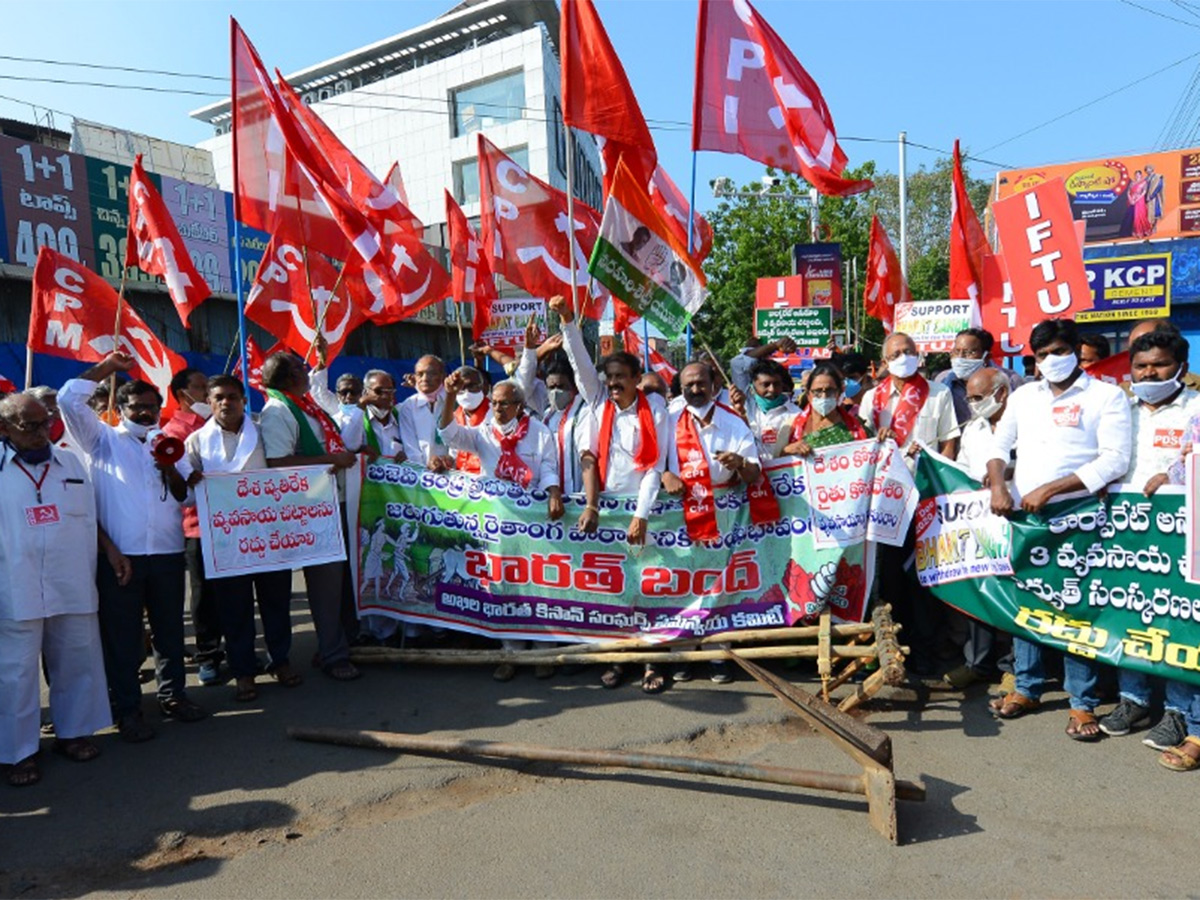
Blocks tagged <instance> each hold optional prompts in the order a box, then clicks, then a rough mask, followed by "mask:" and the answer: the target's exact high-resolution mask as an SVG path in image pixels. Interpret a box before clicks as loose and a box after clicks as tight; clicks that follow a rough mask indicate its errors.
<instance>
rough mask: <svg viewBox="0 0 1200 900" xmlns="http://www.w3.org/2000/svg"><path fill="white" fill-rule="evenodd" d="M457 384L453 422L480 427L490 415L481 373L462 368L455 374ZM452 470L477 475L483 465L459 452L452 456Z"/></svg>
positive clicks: (469, 367) (472, 457)
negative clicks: (458, 386) (458, 385)
mask: <svg viewBox="0 0 1200 900" xmlns="http://www.w3.org/2000/svg"><path fill="white" fill-rule="evenodd" d="M455 374H456V375H458V379H457V383H458V384H460V385H461V387H460V388H459V391H458V396H457V397H456V398H455V400H456V404H457V405H456V408H455V410H454V421H455V422H457V423H458V424H459V425H463V426H465V427H468V428H474V427H475V426H476V425H482V424H483V423H484V422H486V421H487V420H488V419H489V417H490V416H491V415H492V401H491V398H490V397H488V395H487V394H486V393H485V392H484V385H483V373H482V372H480V371H479V370H478V369H476V368H475V367H474V366H462V367H460V368H459V369H458V371H457V372H455ZM453 459H454V468H455V469H456V470H458V471H459V472H466V473H467V474H468V475H479V474H480V473H482V472H483V464H482V463H481V462H480V461H479V457H478V456H476V455H475V454H474V453H469V452H467V451H466V450H459V451H458V452H456V453H455V454H454V455H453Z"/></svg>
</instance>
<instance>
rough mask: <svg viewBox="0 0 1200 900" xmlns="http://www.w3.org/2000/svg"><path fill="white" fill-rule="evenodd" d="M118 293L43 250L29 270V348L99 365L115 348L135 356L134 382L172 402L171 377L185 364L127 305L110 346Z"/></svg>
mask: <svg viewBox="0 0 1200 900" xmlns="http://www.w3.org/2000/svg"><path fill="white" fill-rule="evenodd" d="M116 318H117V292H116V291H115V290H113V287H112V285H111V284H109V283H108V282H107V281H105V280H104V279H103V278H101V277H100V276H99V275H97V274H96V273H95V272H92V271H91V270H89V269H87V268H86V267H84V266H83V265H82V264H81V263H77V262H75V260H73V259H71V258H70V257H67V256H63V255H62V254H61V253H56V252H54V251H53V250H50V249H49V248H47V247H42V249H41V250H40V251H38V258H37V264H36V265H35V266H34V268H33V308H32V310H31V313H30V317H29V348H30V349H31V350H33V352H34V353H46V354H49V355H50V356H63V357H66V358H67V359H76V360H79V361H80V362H100V361H101V360H102V359H104V357H106V356H107V355H108V354H109V353H111V352H112V351H113V350H114V349H116V350H121V351H122V352H124V353H128V354H129V355H130V356H132V357H133V359H134V362H135V363H136V366H135V367H134V369H133V371H132V373H131V374H132V375H133V376H134V377H135V378H140V379H142V380H143V381H148V382H149V383H150V384H152V385H154V386H155V387H156V388H158V390H159V392H160V393H161V394H162V395H163V400H164V402H165V403H167V404H169V403H170V398H171V392H170V390H169V388H170V385H171V376H172V375H174V374H175V373H176V372H178V371H179V370H180V369H182V368H185V367H186V366H187V361H186V360H185V359H184V358H183V357H182V356H180V355H179V354H178V353H175V352H174V351H173V350H170V349H168V348H167V346H166V344H164V343H163V342H162V341H160V340H159V339H158V337H156V336H155V334H154V332H153V331H151V330H150V328H149V326H147V325H146V323H145V322H144V321H142V317H141V316H139V315H138V313H137V310H135V309H134V308H133V307H132V306H130V305H129V304H128V303H125V304H123V305H122V307H121V333H120V335H119V337H118V340H117V345H116V346H115V347H114V345H113V329H114V327H115V325H116Z"/></svg>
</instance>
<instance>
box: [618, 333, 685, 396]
mask: <svg viewBox="0 0 1200 900" xmlns="http://www.w3.org/2000/svg"><path fill="white" fill-rule="evenodd" d="M622 334H623V336H624V338H625V351H626V352H627V353H632V354H633V355H634V356H636V357H637V358H638V359H641V360H644V359H645V358H646V357H645V354H644V352H643V350H642V341H641V338H639V337H638V334H637V332H636V331H634V330H633V329H632V328H627V329H625V331H624V332H622ZM650 369H651V371H654V372H657V373H658V374H659V375H660V376H661V377H662V379H663V381H665V382H666V383H667V384H670V383H671V379H672V378H674V377H675V372H676V369H675V367H674V366H673V365H671V364H670V363H669V362H667V360H666V357H664V356H663V355H662V354H661V353H659V352H658V351H657V350H655V349H654V348H653V347H651V348H650Z"/></svg>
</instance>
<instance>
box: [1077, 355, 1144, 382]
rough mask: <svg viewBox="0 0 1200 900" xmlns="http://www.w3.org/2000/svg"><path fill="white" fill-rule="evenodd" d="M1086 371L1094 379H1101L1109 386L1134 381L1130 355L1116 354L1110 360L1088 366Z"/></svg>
mask: <svg viewBox="0 0 1200 900" xmlns="http://www.w3.org/2000/svg"><path fill="white" fill-rule="evenodd" d="M1086 371H1087V373H1088V374H1089V375H1091V376H1092V377H1093V378H1099V379H1100V380H1101V381H1107V382H1108V383H1109V384H1116V385H1120V384H1122V383H1124V382H1126V381H1132V380H1133V374H1132V371H1131V367H1130V360H1129V354H1128V353H1114V354H1113V355H1112V356H1110V357H1108V359H1102V360H1100V362H1098V363H1093V364H1092V365H1090V366H1088V367H1087V370H1086Z"/></svg>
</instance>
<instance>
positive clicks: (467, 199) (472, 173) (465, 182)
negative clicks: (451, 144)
mask: <svg viewBox="0 0 1200 900" xmlns="http://www.w3.org/2000/svg"><path fill="white" fill-rule="evenodd" d="M504 152H505V153H507V154H508V155H509V156H511V157H512V160H513V162H515V163H516V164H517V165H518V166H520V167H521V168H522V169H524V170H525V171H529V148H528V147H524V146H522V147H513V148H511V149H509V150H505V151H504ZM454 196H455V198H457V200H458V202H459V203H461V204H467V203H474V202H475V201H476V200H478V199H479V160H478V159H477V158H475V157H472V158H471V159H464V160H461V161H460V162H456V163H455V164H454Z"/></svg>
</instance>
